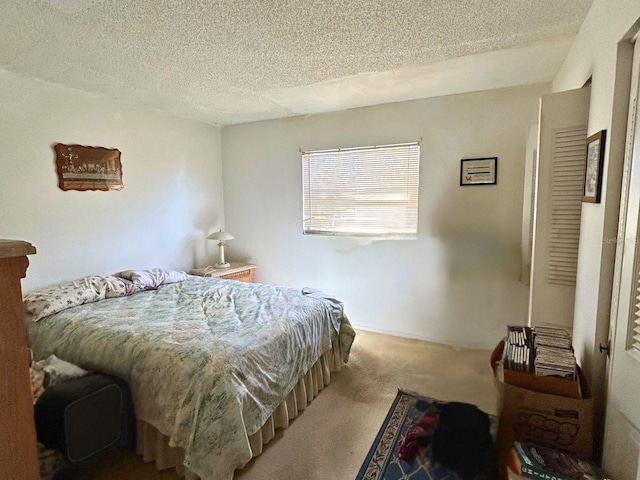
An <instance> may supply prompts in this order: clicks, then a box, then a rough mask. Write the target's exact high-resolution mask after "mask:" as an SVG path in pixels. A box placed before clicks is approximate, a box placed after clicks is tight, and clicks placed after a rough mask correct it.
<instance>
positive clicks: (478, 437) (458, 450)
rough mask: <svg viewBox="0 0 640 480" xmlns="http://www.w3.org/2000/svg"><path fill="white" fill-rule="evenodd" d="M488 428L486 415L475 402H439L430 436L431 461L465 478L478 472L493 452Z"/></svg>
mask: <svg viewBox="0 0 640 480" xmlns="http://www.w3.org/2000/svg"><path fill="white" fill-rule="evenodd" d="M490 429H491V421H490V420H489V415H487V414H486V413H484V412H483V411H482V410H480V409H479V408H478V407H476V406H475V405H470V404H468V403H460V402H450V403H447V404H445V405H443V406H442V407H441V409H440V420H439V421H438V424H437V425H436V427H435V429H434V431H433V438H432V439H431V447H432V458H433V460H434V461H436V462H439V463H441V464H442V465H444V466H445V467H449V468H450V469H452V470H455V471H456V472H458V473H460V474H462V475H463V476H466V477H474V476H476V475H478V474H480V473H481V472H483V471H484V469H485V468H486V467H487V464H488V463H489V460H490V456H491V454H492V451H493V441H492V439H491V431H490Z"/></svg>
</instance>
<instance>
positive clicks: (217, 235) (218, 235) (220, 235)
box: [207, 230, 234, 241]
mask: <svg viewBox="0 0 640 480" xmlns="http://www.w3.org/2000/svg"><path fill="white" fill-rule="evenodd" d="M207 238H208V239H209V240H223V241H224V240H233V239H234V236H233V235H231V234H230V233H227V232H223V231H222V230H220V231H219V232H213V233H212V234H211V235H209V236H208V237H207Z"/></svg>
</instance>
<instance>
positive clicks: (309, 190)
mask: <svg viewBox="0 0 640 480" xmlns="http://www.w3.org/2000/svg"><path fill="white" fill-rule="evenodd" d="M419 164H420V145H418V144H417V143H406V144H398V145H384V146H374V147H364V148H349V149H340V150H322V151H313V152H304V153H303V154H302V177H303V178H302V180H303V182H302V183H303V215H304V218H303V231H304V233H305V234H314V235H349V236H368V237H389V238H415V237H416V234H417V231H418V170H419Z"/></svg>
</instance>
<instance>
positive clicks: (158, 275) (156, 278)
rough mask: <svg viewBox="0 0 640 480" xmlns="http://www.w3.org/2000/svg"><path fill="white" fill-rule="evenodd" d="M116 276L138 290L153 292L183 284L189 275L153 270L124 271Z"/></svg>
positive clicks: (159, 269) (172, 271)
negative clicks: (164, 285) (166, 286)
mask: <svg viewBox="0 0 640 480" xmlns="http://www.w3.org/2000/svg"><path fill="white" fill-rule="evenodd" d="M114 276H116V277H120V278H123V279H125V280H129V281H131V282H133V284H134V285H135V287H136V289H138V290H151V289H155V288H158V287H159V286H160V285H163V284H166V283H176V282H182V281H183V280H186V279H187V274H186V273H184V272H178V271H175V270H163V269H161V268H152V269H151V270H124V271H122V272H118V273H114Z"/></svg>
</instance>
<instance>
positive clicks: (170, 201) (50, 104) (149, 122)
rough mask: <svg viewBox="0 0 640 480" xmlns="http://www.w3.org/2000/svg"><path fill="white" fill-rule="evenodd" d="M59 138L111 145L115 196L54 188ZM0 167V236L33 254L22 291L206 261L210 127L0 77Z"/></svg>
mask: <svg viewBox="0 0 640 480" xmlns="http://www.w3.org/2000/svg"><path fill="white" fill-rule="evenodd" d="M58 142H61V143H68V144H70V143H78V144H82V145H92V146H103V147H107V148H118V149H119V150H120V151H121V152H122V166H123V183H124V189H123V190H121V191H119V192H118V191H110V192H100V191H98V192H91V191H87V192H79V191H67V192H63V191H62V190H60V189H59V188H58V186H57V185H58V179H57V175H56V167H55V153H54V150H53V148H52V147H53V145H55V144H56V143H58ZM0 165H1V170H0V198H1V200H0V238H11V239H20V240H27V241H29V242H31V243H33V244H34V245H35V246H36V248H37V251H38V253H37V254H36V255H34V256H31V257H30V262H31V265H30V267H29V269H28V271H27V278H26V279H25V280H24V282H23V288H24V290H27V291H28V290H31V289H34V288H38V287H40V286H45V285H49V284H52V283H56V282H58V281H63V280H71V279H74V278H77V277H79V276H83V275H88V274H95V273H102V274H108V273H113V272H114V271H117V270H120V269H125V268H153V267H156V266H160V267H166V268H176V269H187V268H191V267H192V266H193V265H196V264H197V265H201V264H203V263H206V262H208V261H209V260H210V259H211V258H212V255H213V254H215V245H209V244H210V243H212V242H211V241H208V242H207V241H206V240H205V238H204V237H205V236H206V234H207V233H209V231H210V230H212V229H214V228H215V227H217V226H218V224H220V225H222V222H223V220H224V218H223V204H222V170H221V156H220V131H219V129H218V128H217V127H213V126H211V125H206V124H203V123H199V122H196V121H191V120H186V119H180V118H177V117H173V116H170V115H167V114H163V113H157V112H150V111H148V110H145V109H143V108H139V107H137V106H133V105H130V104H125V103H122V102H116V101H111V100H107V99H104V98H101V97H97V96H94V95H90V94H86V93H83V92H80V91H77V90H73V89H69V88H66V87H62V86H58V85H54V84H51V83H46V82H41V81H36V80H33V79H29V78H24V77H21V76H18V75H16V74H13V73H11V72H8V71H6V70H2V69H0Z"/></svg>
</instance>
